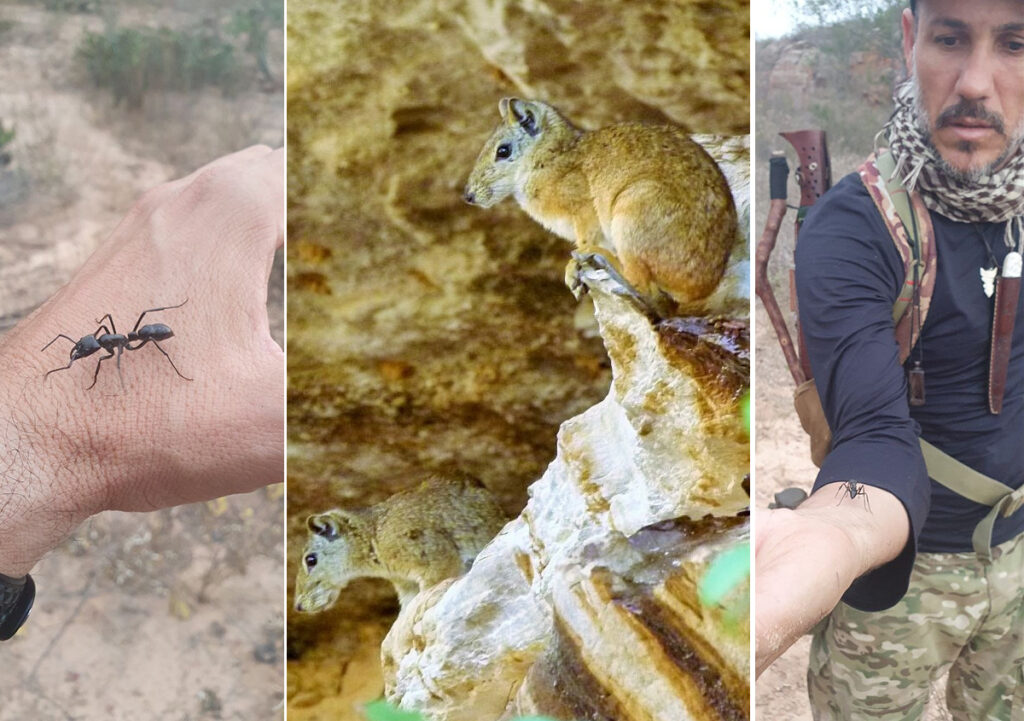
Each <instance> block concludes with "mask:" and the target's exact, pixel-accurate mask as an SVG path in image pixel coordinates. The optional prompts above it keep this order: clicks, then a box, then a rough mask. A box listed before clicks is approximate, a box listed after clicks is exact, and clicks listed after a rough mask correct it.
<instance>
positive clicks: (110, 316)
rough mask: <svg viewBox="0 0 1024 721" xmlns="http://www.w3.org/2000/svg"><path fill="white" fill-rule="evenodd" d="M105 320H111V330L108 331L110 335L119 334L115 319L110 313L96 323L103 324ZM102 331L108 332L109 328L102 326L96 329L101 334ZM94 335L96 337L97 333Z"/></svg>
mask: <svg viewBox="0 0 1024 721" xmlns="http://www.w3.org/2000/svg"><path fill="white" fill-rule="evenodd" d="M103 318H108V319H109V320H110V330H109V331H107V332H108V333H117V328H115V327H114V317H113V316H112V315H110V313H107V314H106V315H105V316H103V317H102V318H100V319H99V320H98V321H96V322H97V323H103ZM100 329H103V330H107V326H105V325H101V326H100V327H99V328H97V329H96V331H97V332H99V330H100ZM93 335H96V333H93Z"/></svg>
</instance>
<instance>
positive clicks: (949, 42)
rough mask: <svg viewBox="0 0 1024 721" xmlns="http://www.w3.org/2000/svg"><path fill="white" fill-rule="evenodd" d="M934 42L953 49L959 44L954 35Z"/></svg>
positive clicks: (938, 38)
mask: <svg viewBox="0 0 1024 721" xmlns="http://www.w3.org/2000/svg"><path fill="white" fill-rule="evenodd" d="M935 42H936V43H937V44H939V45H942V46H943V47H946V48H955V47H956V46H957V45H958V44H959V39H958V38H957V37H956V36H954V35H943V36H941V37H937V38H935Z"/></svg>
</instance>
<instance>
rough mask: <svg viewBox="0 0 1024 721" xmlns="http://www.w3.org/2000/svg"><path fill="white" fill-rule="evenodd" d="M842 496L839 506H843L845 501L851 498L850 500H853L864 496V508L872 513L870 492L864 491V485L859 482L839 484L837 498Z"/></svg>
mask: <svg viewBox="0 0 1024 721" xmlns="http://www.w3.org/2000/svg"><path fill="white" fill-rule="evenodd" d="M839 494H842V497H841V498H840V499H839V503H838V504H837V505H842V503H843V500H844V499H845V498H846V497H847V496H849V497H850V500H853V499H854V498H856V497H857V496H864V507H865V508H867V509H868V513H871V501H869V500H868V492H867V491H866V490H865V489H864V484H863V483H859V482H857V481H843V482H842V483H840V484H839V489H838V490H837V491H836V496H839Z"/></svg>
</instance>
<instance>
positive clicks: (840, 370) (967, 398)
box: [796, 174, 1024, 611]
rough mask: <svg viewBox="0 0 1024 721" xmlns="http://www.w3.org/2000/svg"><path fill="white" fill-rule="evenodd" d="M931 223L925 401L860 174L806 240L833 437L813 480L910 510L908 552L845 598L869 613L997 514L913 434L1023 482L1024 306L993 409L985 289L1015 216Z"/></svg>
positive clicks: (802, 280) (1023, 526) (822, 386)
mask: <svg viewBox="0 0 1024 721" xmlns="http://www.w3.org/2000/svg"><path fill="white" fill-rule="evenodd" d="M931 219H932V224H933V226H934V230H935V242H936V252H937V256H938V267H937V273H936V280H935V289H934V293H933V296H932V299H931V306H930V309H929V311H928V316H927V319H926V321H925V323H924V326H923V328H922V330H921V337H920V341H919V346H918V347H915V349H914V351H913V352H912V353H911V357H910V360H908V362H907V364H908V366H909V365H910V364H911V363H912V361H913V360H916V359H918V358H921V359H922V367H923V368H924V370H925V394H926V403H925V405H923V406H916V407H910V406H909V404H908V402H907V382H906V375H905V371H904V368H903V367H902V366H900V364H899V347H898V345H897V343H896V340H895V337H894V335H893V321H892V310H893V304H894V303H895V301H896V296H897V294H898V293H899V292H900V289H901V288H902V286H903V282H904V280H905V278H906V274H905V271H904V267H903V262H902V260H901V258H900V255H899V252H898V251H897V250H896V246H895V244H894V243H893V241H892V238H891V236H890V234H889V231H888V229H887V228H886V226H885V223H884V222H883V221H882V218H881V216H880V215H879V213H878V211H877V210H876V208H875V205H874V202H873V201H872V200H871V197H870V196H869V195H868V192H867V190H866V189H865V188H864V186H863V184H862V182H861V180H860V178H859V177H858V176H857V175H856V174H852V175H849V176H847V177H845V178H843V179H842V180H841V181H840V182H839V183H838V184H837V185H836V186H835V187H834V188H832V189H831V190H830V191H829V192H828V193H826V194H825V195H824V196H823V197H822V198H821V200H819V201H818V203H816V204H815V206H814V207H813V208H812V209H811V212H810V213H809V214H808V216H807V220H806V222H805V223H804V225H803V228H802V230H801V232H800V242H799V243H798V244H797V256H796V267H797V270H796V285H797V294H798V299H799V307H800V322H801V327H802V329H803V333H804V337H805V339H806V342H807V350H808V354H809V357H810V362H811V368H812V370H813V371H814V377H815V379H816V382H817V386H818V392H819V394H820V395H821V399H822V405H823V406H824V409H825V415H826V417H827V418H828V421H829V425H830V426H831V428H832V432H833V442H832V452H831V453H830V454H829V455H828V457H827V458H826V459H825V462H824V463H823V464H822V467H821V470H820V472H819V474H818V477H817V479H816V481H815V489H817V488H819V487H820V486H822V485H825V484H827V483H833V482H842V481H858V482H861V483H867V484H869V485H872V486H877V487H879V488H884V489H885V490H887V491H889V492H891V493H892V494H894V495H895V496H896V497H897V498H899V499H900V501H901V502H902V503H903V505H904V507H905V508H906V510H907V514H908V516H909V518H910V525H911V540H910V541H909V542H908V544H907V546H906V548H904V550H903V552H902V553H901V554H900V555H899V557H897V558H896V559H895V560H893V561H891V562H890V563H888V564H886V565H885V566H883V567H881V568H879V569H876V570H874V571H872V572H870V573H868V574H866V575H865V576H863V577H861V578H860V579H858V580H857V581H856V582H855V583H854V584H853V585H852V586H851V587H850V589H849V590H848V591H847V593H846V595H845V596H844V600H845V601H846V602H847V603H849V604H850V605H852V606H854V607H855V608H860V609H862V610H867V611H872V610H881V609H884V608H887V607H889V606H891V605H893V604H894V603H896V602H897V601H898V600H899V599H900V598H901V597H902V596H903V594H904V593H905V592H906V588H907V583H908V580H909V574H910V570H911V567H912V564H913V559H914V556H915V554H916V551H918V550H920V551H926V552H936V551H953V552H960V551H970V550H972V549H971V534H972V533H973V531H974V527H975V525H977V523H978V522H979V521H980V520H981V519H982V518H983V517H984V516H985V514H986V513H987V512H988V510H989V509H988V507H986V506H983V505H980V504H977V503H974V502H972V501H969V500H967V499H965V498H963V497H962V496H959V495H957V494H956V493H953V492H952V491H950V490H948V489H946V488H945V487H943V486H941V485H939V484H937V483H935V482H934V481H931V480H930V479H929V478H928V473H927V470H926V468H925V464H924V460H923V458H922V457H921V451H920V447H919V445H918V435H920V436H921V437H922V438H924V439H925V440H927V441H929V442H930V443H932V444H933V445H935V446H936V447H938V448H939V449H940V450H942V451H945V452H946V453H948V454H950V455H951V456H953V457H954V458H956V459H957V460H959V461H961V462H962V463H965V464H967V465H968V466H970V467H972V468H974V469H975V470H977V471H980V472H981V473H984V474H985V475H987V476H990V477H992V478H994V479H996V480H999V481H1002V482H1003V483H1005V484H1006V485H1008V486H1011V487H1013V488H1017V487H1019V486H1020V485H1021V484H1022V483H1024V313H1021V315H1020V317H1019V319H1018V322H1017V325H1016V327H1015V328H1014V336H1013V351H1012V356H1011V360H1010V367H1009V372H1008V375H1007V384H1006V394H1005V397H1004V401H1003V409H1002V413H1000V414H999V415H993V414H992V413H990V412H989V408H988V363H989V348H990V329H991V327H992V313H993V299H991V298H988V297H986V296H985V294H984V292H983V288H982V282H981V276H980V272H979V269H980V268H982V267H986V268H987V267H990V266H991V265H992V264H993V263H992V256H994V260H995V262H996V264H997V265H998V266H999V267H1000V268H1001V267H1002V262H1003V258H1004V257H1005V255H1006V253H1007V252H1008V248H1007V247H1006V245H1005V243H1004V240H1003V236H1004V231H1005V227H1006V224H1005V223H957V222H954V221H952V220H950V219H948V218H946V217H944V216H942V215H939V214H938V213H934V212H933V213H931ZM986 240H987V241H988V246H986V243H985V241H986ZM989 249H991V255H990V250H989ZM1020 302H1021V303H1022V304H1024V294H1022V295H1021V299H1020ZM918 348H919V349H920V351H921V353H920V354H919V352H918ZM847 502H849V501H847ZM1021 531H1024V509H1022V510H1021V511H1018V512H1017V513H1015V514H1014V515H1012V516H1011V517H1010V518H1000V519H999V520H997V521H996V525H995V529H994V531H993V534H992V544H993V546H995V545H998V544H999V543H1002V542H1004V541H1006V540H1009V539H1010V538H1013V537H1014V536H1016V535H1017V534H1019V533H1021Z"/></svg>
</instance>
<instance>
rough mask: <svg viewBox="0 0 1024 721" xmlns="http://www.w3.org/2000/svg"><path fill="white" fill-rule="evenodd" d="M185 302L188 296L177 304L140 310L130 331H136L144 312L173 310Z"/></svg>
mask: <svg viewBox="0 0 1024 721" xmlns="http://www.w3.org/2000/svg"><path fill="white" fill-rule="evenodd" d="M186 303H188V298H186V299H185V300H183V301H181V302H180V303H178V305H165V306H164V307H163V308H150V309H149V310H144V311H142V314H141V315H140V316H139V319H138V320H137V321H135V327H134V328H132V333H134V332H135V331H137V330H138V329H139V323H141V322H142V318H143V316H145V315H146V313H156V312H157V311H158V310H174V309H175V308H180V307H181V306H183V305H185V304H186ZM111 323H113V321H111ZM164 355H167V354H166V353H165V354H164ZM172 365H173V364H172ZM178 375H181V374H180V373H179V374H178ZM181 377H182V378H184V377H185V376H181Z"/></svg>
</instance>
